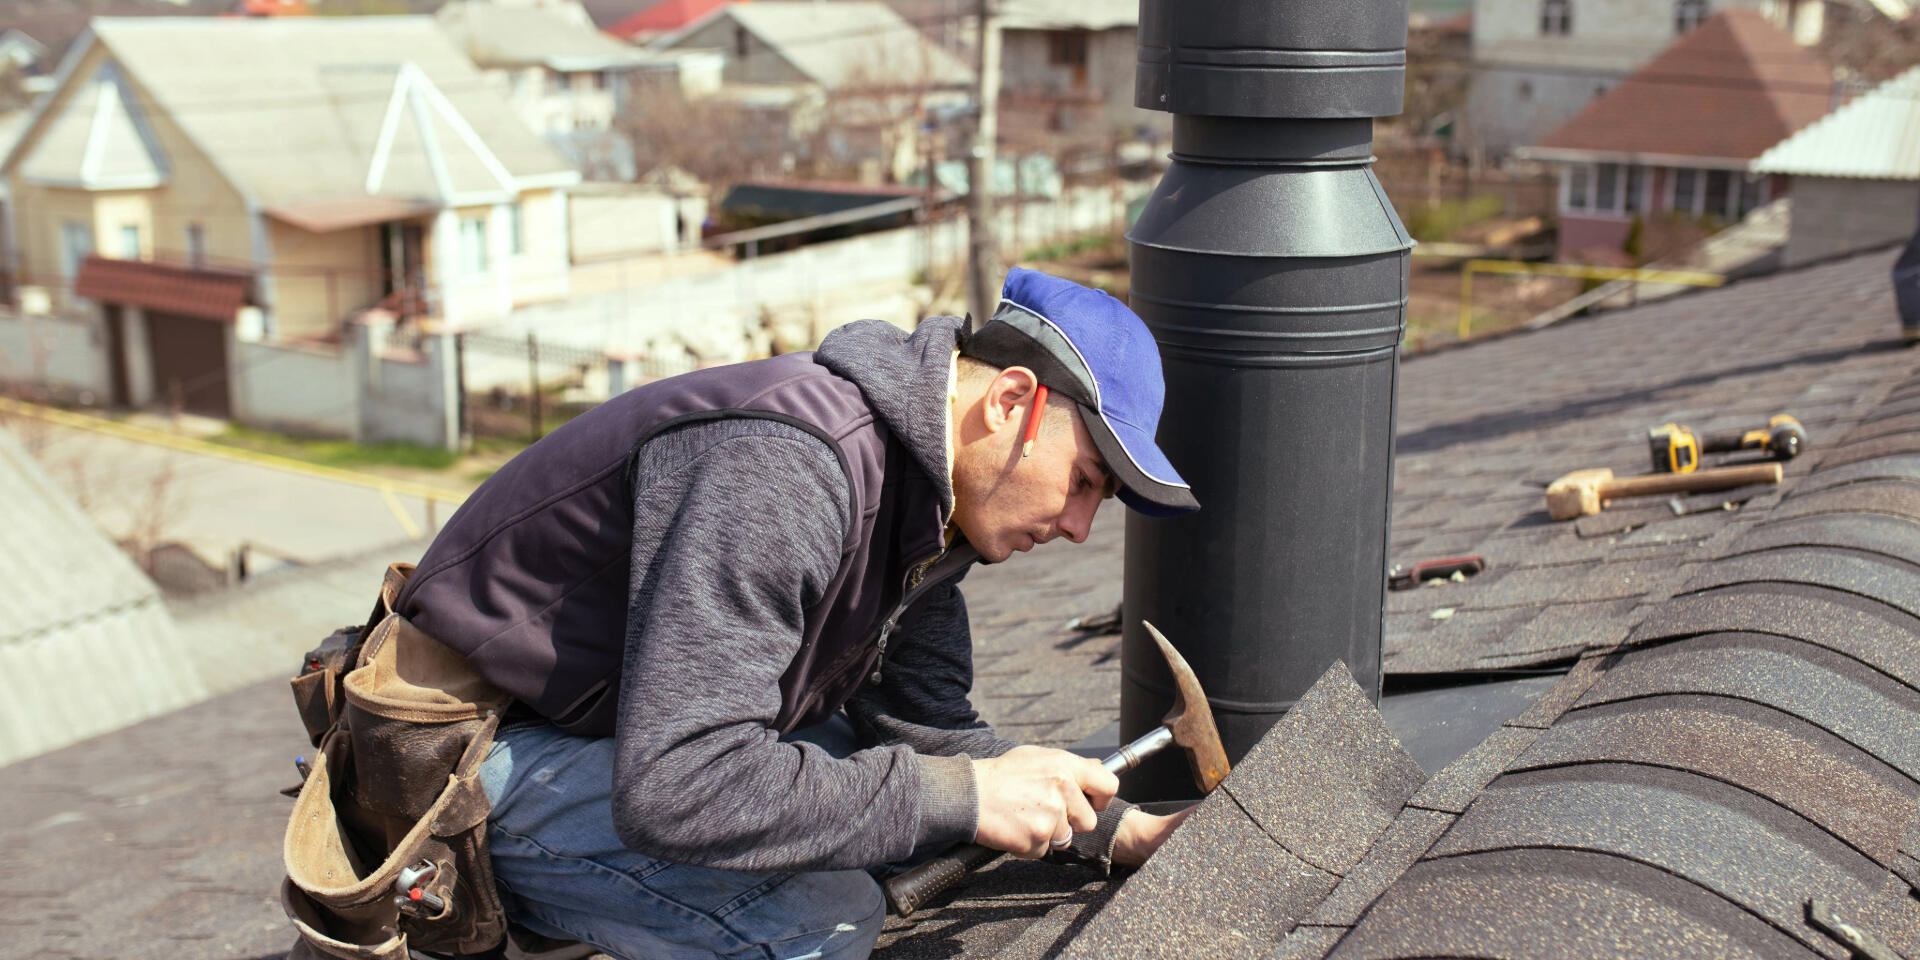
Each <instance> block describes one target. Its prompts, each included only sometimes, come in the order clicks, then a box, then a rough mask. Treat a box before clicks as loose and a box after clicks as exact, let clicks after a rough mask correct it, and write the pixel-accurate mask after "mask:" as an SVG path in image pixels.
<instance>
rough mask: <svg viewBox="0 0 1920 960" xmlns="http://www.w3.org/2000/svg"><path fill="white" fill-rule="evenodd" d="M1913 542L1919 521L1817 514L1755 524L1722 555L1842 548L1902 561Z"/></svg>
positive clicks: (1918, 535) (1919, 536) (1917, 541)
mask: <svg viewBox="0 0 1920 960" xmlns="http://www.w3.org/2000/svg"><path fill="white" fill-rule="evenodd" d="M1915 544H1920V520H1913V519H1907V518H1905V517H1896V516H1890V515H1888V514H1885V513H1817V514H1812V515H1808V516H1800V517H1794V518H1792V519H1788V520H1780V521H1774V522H1768V523H1763V524H1760V525H1758V526H1755V527H1753V528H1752V529H1750V530H1748V531H1747V533H1746V535H1745V536H1743V537H1741V538H1740V539H1738V540H1736V541H1734V542H1733V543H1732V544H1731V545H1730V546H1729V547H1728V548H1727V549H1726V551H1725V552H1724V553H1723V554H1722V556H1732V555H1735V554H1739V553H1751V552H1753V551H1756V550H1772V549H1776V548H1779V547H1845V548H1849V549H1853V550H1864V551H1867V552H1869V553H1878V554H1880V555H1882V556H1885V557H1888V558H1890V559H1894V560H1902V561H1904V560H1906V559H1907V558H1908V557H1910V556H1911V555H1912V553H1913V549H1914V546H1915Z"/></svg>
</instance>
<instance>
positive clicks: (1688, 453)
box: [1647, 413, 1807, 473]
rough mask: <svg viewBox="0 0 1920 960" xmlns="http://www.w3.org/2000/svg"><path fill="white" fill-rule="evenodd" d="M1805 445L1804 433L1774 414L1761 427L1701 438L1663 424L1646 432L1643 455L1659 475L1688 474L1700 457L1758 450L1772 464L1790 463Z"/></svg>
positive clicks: (1674, 425) (1689, 430)
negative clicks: (1650, 460) (1771, 458)
mask: <svg viewBox="0 0 1920 960" xmlns="http://www.w3.org/2000/svg"><path fill="white" fill-rule="evenodd" d="M1806 445H1807V431H1806V428H1805V427H1802V426H1801V425H1800V421H1798V420H1795V419H1794V418H1793V417H1792V416H1790V415H1788V414H1784V413H1781V414H1775V415H1774V416H1772V417H1769V418H1768V419H1767V425H1766V426H1765V427H1762V428H1759V429H1756V430H1740V431H1735V432H1733V433H1716V434H1711V435H1709V436H1706V437H1701V436H1699V435H1698V434H1696V433H1694V432H1693V430H1692V428H1690V427H1686V426H1682V425H1680V424H1677V423H1663V424H1661V425H1659V426H1657V427H1650V428H1648V430H1647V451H1648V453H1649V454H1651V455H1652V457H1653V469H1654V470H1655V471H1657V472H1659V473H1692V472H1693V471H1695V470H1698V469H1700V455H1701V454H1703V453H1733V452H1735V451H1739V450H1759V451H1761V452H1763V453H1766V454H1767V455H1768V456H1771V457H1773V458H1774V459H1775V460H1791V459H1793V458H1794V457H1796V456H1799V455H1800V451H1801V450H1803V449H1805V448H1806Z"/></svg>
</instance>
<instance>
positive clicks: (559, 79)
mask: <svg viewBox="0 0 1920 960" xmlns="http://www.w3.org/2000/svg"><path fill="white" fill-rule="evenodd" d="M566 92H567V75H566V74H564V73H561V72H560V71H558V70H548V71H547V94H548V95H549V96H559V95H560V94H563V93H566Z"/></svg>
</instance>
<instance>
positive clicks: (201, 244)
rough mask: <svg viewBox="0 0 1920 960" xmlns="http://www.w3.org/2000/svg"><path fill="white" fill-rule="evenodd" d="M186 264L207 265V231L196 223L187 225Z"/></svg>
mask: <svg viewBox="0 0 1920 960" xmlns="http://www.w3.org/2000/svg"><path fill="white" fill-rule="evenodd" d="M187 263H189V264H192V265H193V266H196V267H204V266H206V265H207V231H206V229H205V228H203V227H201V226H200V225H199V224H197V223H189V224H187Z"/></svg>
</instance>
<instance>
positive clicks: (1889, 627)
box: [1631, 583, 1920, 688]
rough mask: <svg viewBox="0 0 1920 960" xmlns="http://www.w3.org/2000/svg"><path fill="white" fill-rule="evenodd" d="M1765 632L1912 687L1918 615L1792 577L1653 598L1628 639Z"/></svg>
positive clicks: (1919, 662)
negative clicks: (1662, 599)
mask: <svg viewBox="0 0 1920 960" xmlns="http://www.w3.org/2000/svg"><path fill="white" fill-rule="evenodd" d="M1719 632H1744V633H1768V634H1774V635H1777V636H1782V637H1792V638H1794V639H1797V640H1804V641H1806V642H1808V643H1813V644H1818V645H1820V646H1823V647H1826V648H1828V649H1830V650H1834V651H1837V652H1839V653H1843V654H1845V655H1847V656H1849V657H1852V658H1854V659H1856V660H1859V661H1861V662H1862V663H1866V664H1869V665H1871V666H1872V667H1874V668H1875V669H1877V670H1880V671H1881V672H1883V673H1886V674H1887V675H1889V676H1891V677H1893V678H1895V679H1897V680H1899V681H1901V682H1902V683H1905V684H1907V685H1908V686H1910V687H1915V688H1920V643H1915V642H1914V638H1915V637H1920V618H1916V617H1912V616H1909V615H1907V614H1905V613H1902V612H1901V611H1899V610H1896V609H1894V608H1893V607H1889V606H1887V605H1886V604H1884V603H1879V602H1876V601H1873V600H1869V599H1867V598H1865V597H1861V596H1857V595H1855V594H1851V593H1844V592H1841V591H1839V590H1831V589H1827V588H1824V587H1815V586H1809V585H1806V584H1798V583H1751V584H1741V585H1737V586H1731V587H1721V588H1719V589H1715V590H1708V591H1705V592H1702V593H1691V594H1686V595H1684V596H1679V597H1675V598H1673V600H1671V601H1669V602H1667V603H1664V604H1661V605H1660V606H1658V607H1657V608H1654V610H1653V611H1652V612H1651V613H1650V614H1649V615H1648V617H1647V619H1646V622H1644V623H1642V624H1641V625H1640V626H1639V627H1637V628H1635V629H1634V631H1633V634H1632V638H1631V642H1632V643H1634V644H1647V643H1658V642H1661V641H1665V640H1672V639H1677V638H1680V637H1688V636H1697V635H1700V634H1706V633H1719Z"/></svg>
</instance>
